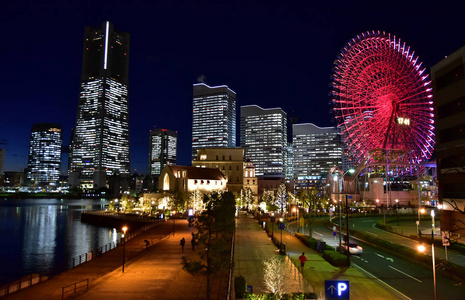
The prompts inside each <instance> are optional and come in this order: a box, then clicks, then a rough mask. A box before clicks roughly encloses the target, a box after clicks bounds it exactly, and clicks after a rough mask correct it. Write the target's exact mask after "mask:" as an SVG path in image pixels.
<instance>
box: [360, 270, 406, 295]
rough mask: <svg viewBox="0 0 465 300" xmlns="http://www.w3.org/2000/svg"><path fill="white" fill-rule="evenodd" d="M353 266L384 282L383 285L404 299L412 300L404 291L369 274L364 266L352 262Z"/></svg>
mask: <svg viewBox="0 0 465 300" xmlns="http://www.w3.org/2000/svg"><path fill="white" fill-rule="evenodd" d="M353 265H354V266H355V267H357V268H359V269H360V270H362V271H363V272H365V273H367V274H368V275H370V276H371V277H373V278H374V279H376V280H378V281H379V282H381V283H382V284H384V285H385V286H387V287H388V288H390V289H392V290H393V291H395V292H396V293H398V294H399V295H401V296H402V297H404V298H405V299H407V300H413V299H412V298H410V297H408V296H407V295H405V294H404V293H402V292H400V291H399V290H397V289H396V288H394V287H392V286H391V285H389V284H387V283H386V282H384V281H383V280H381V279H379V278H378V277H376V276H375V275H373V274H371V273H370V272H368V271H367V270H365V269H364V268H362V267H360V266H359V265H357V264H355V263H354V264H353Z"/></svg>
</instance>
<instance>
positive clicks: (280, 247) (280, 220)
mask: <svg viewBox="0 0 465 300" xmlns="http://www.w3.org/2000/svg"><path fill="white" fill-rule="evenodd" d="M279 222H281V224H280V225H279V226H280V229H281V244H279V250H281V251H283V249H282V247H283V218H280V219H279Z"/></svg>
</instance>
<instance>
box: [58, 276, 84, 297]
mask: <svg viewBox="0 0 465 300" xmlns="http://www.w3.org/2000/svg"><path fill="white" fill-rule="evenodd" d="M84 288H85V289H86V290H85V291H83V289H84ZM88 290H89V278H87V279H84V280H81V281H78V282H75V283H73V284H70V285H67V286H64V287H62V288H61V299H64V298H65V295H66V294H69V293H73V294H77V293H78V292H82V293H85V292H87V291H88Z"/></svg>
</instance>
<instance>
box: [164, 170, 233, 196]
mask: <svg viewBox="0 0 465 300" xmlns="http://www.w3.org/2000/svg"><path fill="white" fill-rule="evenodd" d="M226 182H227V181H226V178H225V177H224V175H223V173H221V172H220V170H218V169H216V168H197V167H190V166H170V165H167V166H166V167H165V168H164V169H163V170H162V172H161V174H160V178H159V181H158V186H159V190H160V192H163V193H170V194H175V193H177V192H184V193H191V192H194V191H196V190H199V191H201V192H203V193H209V192H212V191H224V190H226Z"/></svg>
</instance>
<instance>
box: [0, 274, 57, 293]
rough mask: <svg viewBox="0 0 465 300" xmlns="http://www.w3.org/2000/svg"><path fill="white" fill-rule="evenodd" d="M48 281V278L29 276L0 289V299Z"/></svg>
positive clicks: (35, 275)
mask: <svg viewBox="0 0 465 300" xmlns="http://www.w3.org/2000/svg"><path fill="white" fill-rule="evenodd" d="M47 279H48V276H43V275H39V274H31V275H28V276H26V277H23V278H21V279H19V280H16V281H14V282H11V283H9V284H7V285H4V286H2V287H0V297H3V296H6V295H9V294H11V293H14V292H17V291H19V290H22V289H24V288H27V287H30V286H32V285H34V284H37V283H39V282H42V281H45V280H47Z"/></svg>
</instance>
